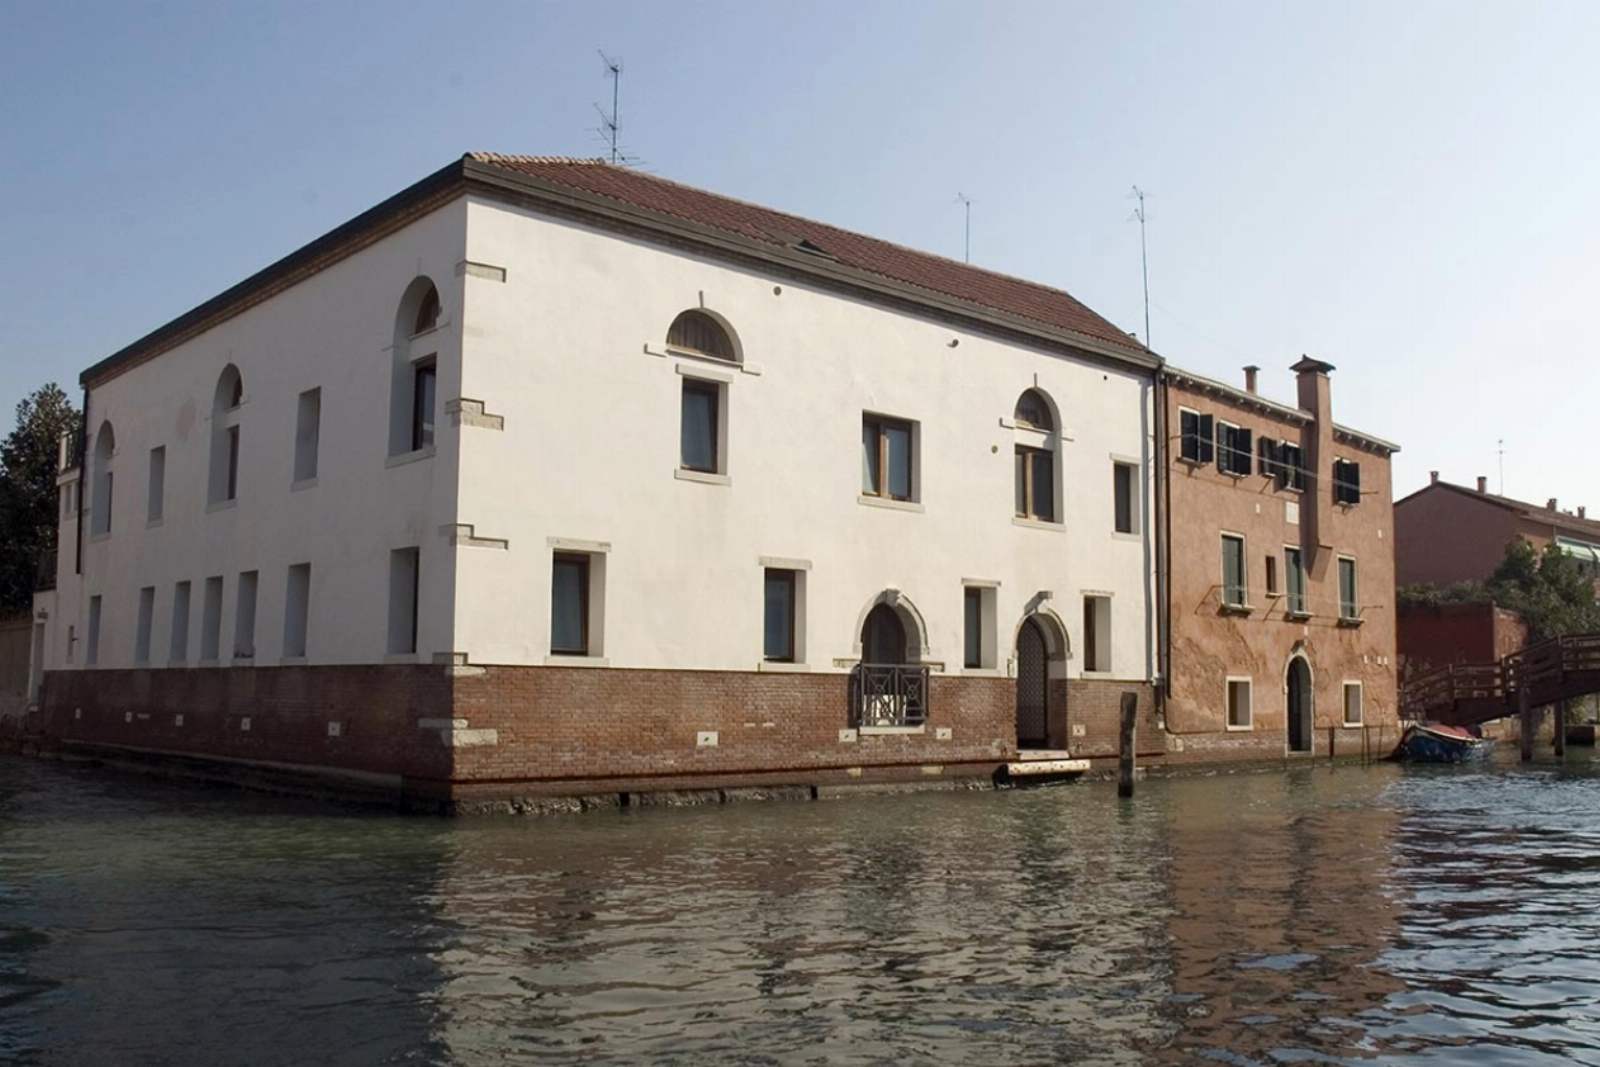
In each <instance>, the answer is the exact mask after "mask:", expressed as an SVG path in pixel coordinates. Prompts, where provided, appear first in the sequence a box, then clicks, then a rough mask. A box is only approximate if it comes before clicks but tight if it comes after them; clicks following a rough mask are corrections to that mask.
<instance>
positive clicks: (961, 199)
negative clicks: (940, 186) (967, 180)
mask: <svg viewBox="0 0 1600 1067" xmlns="http://www.w3.org/2000/svg"><path fill="white" fill-rule="evenodd" d="M956 203H958V204H960V205H961V206H962V207H963V208H964V209H965V210H966V215H967V221H966V230H965V233H964V244H963V247H962V254H961V260H962V262H963V263H971V262H972V197H970V196H968V195H967V194H966V193H957V194H956Z"/></svg>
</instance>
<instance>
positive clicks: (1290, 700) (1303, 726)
mask: <svg viewBox="0 0 1600 1067" xmlns="http://www.w3.org/2000/svg"><path fill="white" fill-rule="evenodd" d="M1285 694H1286V695H1285V698H1284V710H1285V712H1286V713H1287V715H1288V718H1289V751H1290V752H1310V751H1311V666H1310V665H1309V664H1308V663H1306V660H1305V657H1304V656H1291V657H1290V659H1289V677H1288V684H1287V686H1286V687H1285Z"/></svg>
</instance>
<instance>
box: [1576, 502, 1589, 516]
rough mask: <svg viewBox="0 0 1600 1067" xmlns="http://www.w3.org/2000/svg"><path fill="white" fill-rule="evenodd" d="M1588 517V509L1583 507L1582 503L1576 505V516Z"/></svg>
mask: <svg viewBox="0 0 1600 1067" xmlns="http://www.w3.org/2000/svg"><path fill="white" fill-rule="evenodd" d="M1588 517H1589V509H1588V508H1587V507H1585V506H1584V505H1582V504H1579V505H1578V518H1580V519H1587V518H1588Z"/></svg>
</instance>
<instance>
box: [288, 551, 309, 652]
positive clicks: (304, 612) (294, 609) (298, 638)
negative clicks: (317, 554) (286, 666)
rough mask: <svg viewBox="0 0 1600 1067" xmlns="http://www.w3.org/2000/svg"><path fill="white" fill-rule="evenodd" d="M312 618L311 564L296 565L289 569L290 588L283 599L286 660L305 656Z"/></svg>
mask: <svg viewBox="0 0 1600 1067" xmlns="http://www.w3.org/2000/svg"><path fill="white" fill-rule="evenodd" d="M310 616H311V564H309V563H296V564H295V565H294V566H292V567H290V568H289V581H288V588H287V589H285V590H284V597H283V654H284V656H285V657H286V658H288V659H299V658H302V657H304V656H305V654H306V626H307V624H308V623H309V621H310Z"/></svg>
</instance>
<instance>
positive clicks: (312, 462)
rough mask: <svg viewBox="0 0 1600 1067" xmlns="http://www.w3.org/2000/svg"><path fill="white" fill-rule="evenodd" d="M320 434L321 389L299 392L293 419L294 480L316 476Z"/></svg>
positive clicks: (309, 478) (300, 480)
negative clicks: (298, 400)
mask: <svg viewBox="0 0 1600 1067" xmlns="http://www.w3.org/2000/svg"><path fill="white" fill-rule="evenodd" d="M321 436H322V390H321V389H307V390H306V391H305V392H303V393H301V394H300V403H299V405H298V409H297V410H296V413H295V420H294V480H295V481H297V482H308V481H310V480H311V479H313V478H315V477H316V476H317V445H318V439H319V438H320V437H321Z"/></svg>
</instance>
